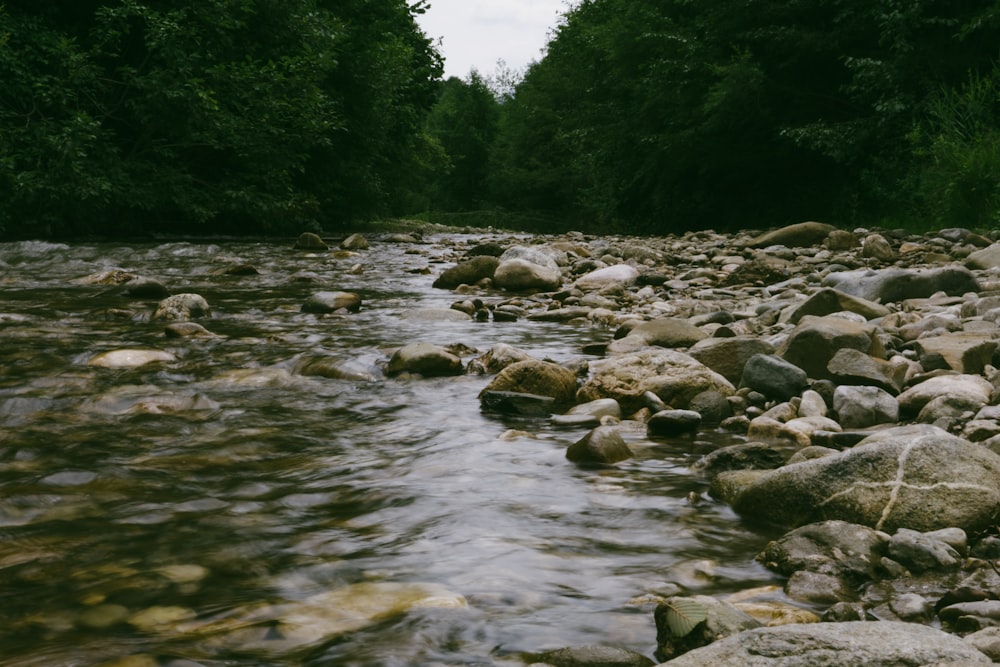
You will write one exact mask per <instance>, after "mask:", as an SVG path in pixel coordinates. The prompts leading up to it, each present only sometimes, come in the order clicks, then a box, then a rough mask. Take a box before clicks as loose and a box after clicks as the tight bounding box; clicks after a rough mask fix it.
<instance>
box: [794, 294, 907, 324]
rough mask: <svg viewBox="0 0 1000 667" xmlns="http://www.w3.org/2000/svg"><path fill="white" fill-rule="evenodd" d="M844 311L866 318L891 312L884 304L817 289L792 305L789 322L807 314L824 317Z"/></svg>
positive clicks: (798, 319) (797, 320)
mask: <svg viewBox="0 0 1000 667" xmlns="http://www.w3.org/2000/svg"><path fill="white" fill-rule="evenodd" d="M843 311H847V312H851V313H857V314H859V315H861V316H862V317H864V318H865V319H866V320H873V319H875V318H877V317H885V316H886V315H888V314H889V309H888V308H886V307H885V306H883V305H882V304H879V303H874V302H872V301H866V300H865V299H860V298H858V297H854V296H851V295H850V294H845V293H844V292H840V291H838V290H835V289H830V288H826V289H821V290H819V291H817V292H816V293H814V294H813V295H812V296H810V297H809V298H808V299H806V300H805V302H803V303H801V304H799V305H798V306H794V307H792V310H791V311H790V313H789V315H788V322H790V323H791V324H798V323H799V321H801V320H802V318H803V317H806V316H807V315H812V316H815V317H823V316H825V315H832V314H833V313H839V312H843Z"/></svg>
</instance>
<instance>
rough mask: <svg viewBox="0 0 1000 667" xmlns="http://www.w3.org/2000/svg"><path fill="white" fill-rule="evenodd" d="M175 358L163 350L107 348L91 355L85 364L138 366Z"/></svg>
mask: <svg viewBox="0 0 1000 667" xmlns="http://www.w3.org/2000/svg"><path fill="white" fill-rule="evenodd" d="M176 360H177V357H175V356H174V355H173V354H171V353H170V352H165V351H163V350H141V349H135V350H109V351H108V352H101V353H100V354H97V355H94V356H93V357H91V359H90V361H88V362H87V365H88V366H100V367H101V368H138V367H139V366H145V365H146V364H152V363H158V362H159V363H163V362H170V361H176Z"/></svg>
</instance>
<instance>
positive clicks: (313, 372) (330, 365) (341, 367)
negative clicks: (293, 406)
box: [295, 356, 378, 382]
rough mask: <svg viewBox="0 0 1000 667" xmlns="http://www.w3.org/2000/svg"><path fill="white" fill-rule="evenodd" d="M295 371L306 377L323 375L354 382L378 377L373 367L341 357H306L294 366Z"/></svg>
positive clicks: (372, 380)
mask: <svg viewBox="0 0 1000 667" xmlns="http://www.w3.org/2000/svg"><path fill="white" fill-rule="evenodd" d="M295 372H296V373H298V374H299V375H304V376H307V377H324V378H331V379H335V380H353V381H355V382H374V381H376V380H377V379H378V374H377V373H376V371H375V369H373V368H370V367H368V366H366V365H364V364H361V363H360V362H358V361H355V360H353V359H344V358H341V357H330V356H322V357H307V358H304V359H302V360H300V361H299V363H298V364H296V366H295Z"/></svg>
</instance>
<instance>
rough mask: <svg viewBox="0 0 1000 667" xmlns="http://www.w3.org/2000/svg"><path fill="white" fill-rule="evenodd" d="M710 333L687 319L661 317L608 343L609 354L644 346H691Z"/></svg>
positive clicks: (634, 349)
mask: <svg viewBox="0 0 1000 667" xmlns="http://www.w3.org/2000/svg"><path fill="white" fill-rule="evenodd" d="M705 338H708V334H706V333H705V332H704V331H702V330H701V329H699V328H698V327H696V326H695V325H693V324H691V323H690V322H688V321H687V320H684V319H680V318H676V317H660V318H657V319H655V320H650V321H648V322H643V323H641V324H639V325H637V326H635V327H633V328H632V330H631V331H629V333H628V335H627V336H625V337H624V338H620V339H618V340H616V341H612V342H611V343H610V344H609V345H608V354H609V355H611V354H626V353H628V352H636V351H638V350H640V349H642V348H644V347H648V346H650V345H655V346H658V347H690V346H691V345H694V344H695V343H697V342H698V341H700V340H703V339H705Z"/></svg>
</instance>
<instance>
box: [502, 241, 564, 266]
mask: <svg viewBox="0 0 1000 667" xmlns="http://www.w3.org/2000/svg"><path fill="white" fill-rule="evenodd" d="M511 260H523V261H526V262H530V263H531V264H535V265H537V266H544V267H545V268H547V269H552V270H553V271H559V265H560V264H565V263H566V252H565V251H562V250H556V249H555V248H551V247H546V246H524V245H515V246H511V247H509V248H507V249H506V250H504V252H503V254H502V255H500V263H501V264H502V263H504V262H508V261H511Z"/></svg>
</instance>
